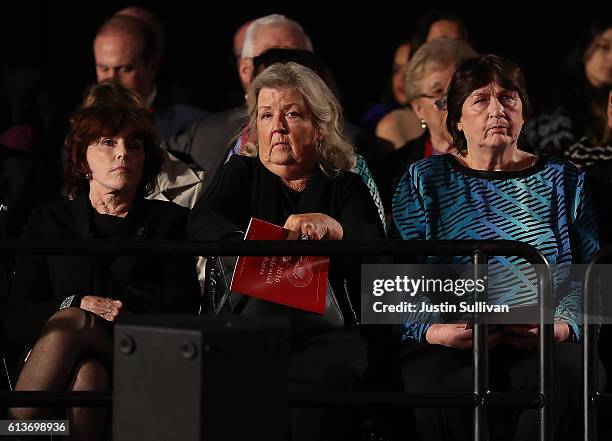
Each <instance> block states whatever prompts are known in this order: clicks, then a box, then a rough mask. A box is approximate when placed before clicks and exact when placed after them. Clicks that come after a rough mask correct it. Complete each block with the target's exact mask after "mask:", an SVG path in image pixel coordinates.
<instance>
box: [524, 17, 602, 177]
mask: <svg viewBox="0 0 612 441" xmlns="http://www.w3.org/2000/svg"><path fill="white" fill-rule="evenodd" d="M568 73H569V75H568V78H567V79H566V80H565V81H564V84H563V87H561V88H560V90H559V91H557V92H556V93H555V94H553V95H552V97H550V98H549V99H548V100H547V101H548V102H547V103H545V104H546V106H545V107H544V109H543V111H542V113H541V114H539V115H537V117H536V118H534V119H533V121H531V122H530V123H529V124H527V125H526V127H525V135H526V139H527V140H528V141H529V144H530V145H531V147H533V150H534V152H535V153H536V154H546V155H556V156H560V157H563V156H565V157H566V158H567V159H569V160H571V161H572V162H573V163H574V164H575V165H576V166H578V167H584V166H587V165H590V164H593V163H595V162H597V161H600V160H605V159H610V158H612V146H611V145H610V144H611V142H612V138H611V135H610V131H609V129H608V128H607V125H606V124H605V115H606V105H607V98H608V91H609V89H610V86H611V85H612V25H611V24H610V22H609V21H607V22H604V23H600V24H594V25H592V26H590V27H589V28H588V29H587V30H586V32H584V33H583V34H582V37H581V38H580V40H579V41H578V42H577V43H576V45H575V47H574V49H573V50H572V52H571V54H570V56H569V72H568Z"/></svg>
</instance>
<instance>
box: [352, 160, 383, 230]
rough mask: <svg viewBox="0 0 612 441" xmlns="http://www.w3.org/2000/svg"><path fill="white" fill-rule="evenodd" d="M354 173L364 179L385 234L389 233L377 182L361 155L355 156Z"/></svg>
mask: <svg viewBox="0 0 612 441" xmlns="http://www.w3.org/2000/svg"><path fill="white" fill-rule="evenodd" d="M351 171H352V172H353V173H355V174H358V175H359V176H361V179H363V182H365V184H366V185H367V186H368V190H370V194H371V195H372V199H373V200H374V204H376V209H377V210H378V215H379V216H380V221H381V222H382V224H383V227H384V228H385V233H386V232H387V222H386V220H385V209H384V207H383V204H382V200H381V199H380V194H379V193H378V187H377V186H376V182H374V176H373V175H372V172H371V171H370V168H369V167H368V164H367V163H366V161H365V159H364V157H363V156H361V155H359V154H355V167H353V170H351Z"/></svg>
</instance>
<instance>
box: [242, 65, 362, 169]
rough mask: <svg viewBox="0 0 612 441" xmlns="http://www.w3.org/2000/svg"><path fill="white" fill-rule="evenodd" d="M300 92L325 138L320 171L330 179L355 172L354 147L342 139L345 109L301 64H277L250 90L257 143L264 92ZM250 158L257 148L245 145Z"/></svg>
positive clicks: (251, 123)
mask: <svg viewBox="0 0 612 441" xmlns="http://www.w3.org/2000/svg"><path fill="white" fill-rule="evenodd" d="M279 87H292V88H295V89H297V90H298V91H299V92H300V94H301V95H302V97H303V98H304V102H305V103H306V106H307V107H308V109H309V111H310V112H311V114H312V118H313V120H314V125H315V126H316V127H317V129H318V130H319V131H320V133H321V134H322V135H323V140H322V141H321V142H320V143H319V144H318V145H317V157H318V158H319V167H320V168H321V170H323V172H324V173H326V174H327V175H335V174H338V173H339V172H340V170H351V169H352V168H353V166H354V164H355V158H354V156H355V153H354V149H353V146H352V145H351V144H350V143H349V142H348V141H347V140H346V138H345V137H344V136H343V135H342V108H341V107H340V103H338V100H337V99H336V97H335V95H334V94H333V93H332V91H331V90H329V88H328V87H327V86H326V85H325V83H324V82H323V80H322V79H321V78H320V77H319V76H318V75H317V74H316V73H315V72H313V71H312V70H311V69H309V68H307V67H304V66H302V65H301V64H297V63H293V62H289V63H275V64H273V65H271V66H269V67H268V68H267V69H266V70H264V71H263V72H262V73H260V74H259V75H258V76H257V77H255V79H254V80H253V82H252V83H251V85H250V86H249V89H248V90H247V96H246V101H247V111H248V118H249V126H250V129H251V130H252V131H253V134H254V135H255V139H257V99H258V97H259V92H261V90H262V89H264V88H272V89H276V88H279ZM245 151H246V154H247V156H256V155H257V145H254V144H252V143H247V144H246V145H245Z"/></svg>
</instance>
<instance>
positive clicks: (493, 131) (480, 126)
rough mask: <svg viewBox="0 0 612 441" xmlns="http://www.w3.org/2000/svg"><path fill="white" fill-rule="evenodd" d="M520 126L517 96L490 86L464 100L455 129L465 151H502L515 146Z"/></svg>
mask: <svg viewBox="0 0 612 441" xmlns="http://www.w3.org/2000/svg"><path fill="white" fill-rule="evenodd" d="M524 122H525V121H524V119H523V103H522V102H521V98H520V96H519V94H518V92H517V91H515V90H507V89H504V88H503V87H501V86H500V85H499V84H497V83H495V82H493V83H491V84H488V85H486V86H484V87H481V88H480V89H476V90H474V91H473V92H472V93H471V94H470V95H469V96H468V97H467V98H466V99H465V101H464V102H463V106H462V108H461V119H460V120H459V123H457V128H458V129H459V130H461V131H462V132H463V134H464V135H465V138H466V140H467V145H468V148H476V147H489V148H504V147H508V146H510V145H514V146H516V142H517V140H518V137H519V134H520V133H521V129H522V128H523V123H524Z"/></svg>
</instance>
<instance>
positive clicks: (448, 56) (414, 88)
mask: <svg viewBox="0 0 612 441" xmlns="http://www.w3.org/2000/svg"><path fill="white" fill-rule="evenodd" d="M475 56H476V52H475V51H474V49H472V47H471V46H469V45H468V44H467V43H466V42H465V41H463V40H455V39H451V38H446V37H441V38H436V39H434V40H432V41H430V42H428V43H425V44H423V45H422V46H421V47H420V48H419V50H417V51H416V52H415V54H414V55H413V57H412V58H411V59H410V61H409V63H408V67H407V69H406V96H407V97H408V102H409V103H410V105H411V107H412V109H413V110H414V112H415V113H416V115H417V117H418V118H419V120H420V124H421V127H422V128H424V129H426V130H425V132H424V133H423V135H421V136H420V137H418V138H416V139H414V140H412V141H408V142H407V143H406V144H405V145H404V146H402V147H401V148H399V149H398V150H395V151H393V152H391V153H389V154H388V155H387V156H386V157H384V158H383V160H382V161H381V165H380V166H379V167H378V168H377V169H376V170H375V173H374V174H375V176H376V177H377V178H378V181H377V183H378V190H379V192H380V195H381V198H382V200H383V205H384V206H385V211H386V212H387V213H390V212H391V199H392V197H393V193H394V192H395V187H396V185H397V182H398V181H399V179H400V178H401V177H402V175H403V174H404V172H405V171H406V168H407V167H408V166H409V165H410V164H412V163H413V162H415V161H417V160H419V159H421V158H427V157H429V156H433V155H439V154H443V153H448V152H450V151H451V150H452V147H451V141H450V136H449V134H448V131H447V130H446V126H445V121H446V88H447V87H448V83H449V82H450V79H451V76H452V75H453V72H454V71H455V68H456V67H457V66H458V65H459V64H461V62H463V61H464V60H466V59H468V58H472V57H475Z"/></svg>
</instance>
